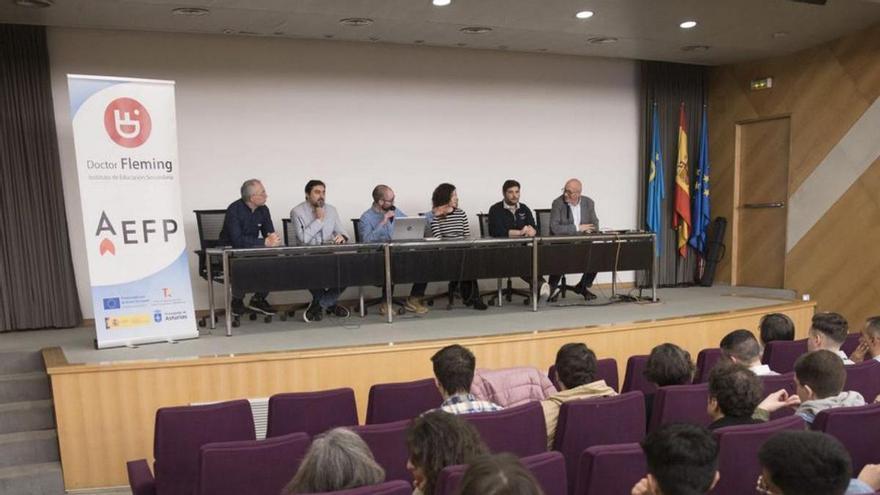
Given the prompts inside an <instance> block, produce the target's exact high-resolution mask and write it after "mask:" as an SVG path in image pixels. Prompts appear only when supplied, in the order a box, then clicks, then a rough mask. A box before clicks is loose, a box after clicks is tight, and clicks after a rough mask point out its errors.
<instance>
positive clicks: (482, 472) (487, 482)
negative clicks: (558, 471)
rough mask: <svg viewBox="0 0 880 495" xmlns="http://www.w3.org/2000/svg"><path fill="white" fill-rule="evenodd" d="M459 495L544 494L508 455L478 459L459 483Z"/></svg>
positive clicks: (511, 456)
mask: <svg viewBox="0 0 880 495" xmlns="http://www.w3.org/2000/svg"><path fill="white" fill-rule="evenodd" d="M458 493H459V495H544V492H543V491H542V490H541V487H540V486H539V485H538V482H537V480H535V477H534V476H532V473H531V472H530V471H529V470H528V469H526V468H525V466H523V465H522V463H521V462H520V461H519V459H518V458H517V457H516V456H515V455H512V454H507V453H505V454H496V455H486V456H481V457H479V458H477V459H476V460H474V462H472V463H471V465H470V466H468V468H467V471H465V472H464V478H462V480H461V486H460V487H459V492H458Z"/></svg>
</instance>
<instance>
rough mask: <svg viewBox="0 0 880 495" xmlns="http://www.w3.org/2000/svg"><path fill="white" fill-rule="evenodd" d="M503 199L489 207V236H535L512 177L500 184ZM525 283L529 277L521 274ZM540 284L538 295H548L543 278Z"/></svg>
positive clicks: (535, 228)
mask: <svg viewBox="0 0 880 495" xmlns="http://www.w3.org/2000/svg"><path fill="white" fill-rule="evenodd" d="M501 192H502V193H504V199H502V200H501V201H499V202H497V203H495V204H494V205H492V206H491V207H490V208H489V236H490V237H535V235H537V233H538V228H537V224H536V223H535V217H534V215H532V210H530V209H529V207H528V206H526V205H524V204H522V203H520V202H519V194H520V185H519V182H517V181H515V180H513V179H507V180H506V181H504V184H503V185H502V186H501ZM523 280H525V281H526V283H528V284H531V283H532V282H531V280H530V278H529V277H526V276H523ZM538 283H539V284H540V295H541V296H543V297H547V296H548V295H550V288H549V286H548V285H547V284H546V282H545V281H544V279H543V278H541V279H540V280H539V281H538Z"/></svg>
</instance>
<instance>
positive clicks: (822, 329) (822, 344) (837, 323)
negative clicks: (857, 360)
mask: <svg viewBox="0 0 880 495" xmlns="http://www.w3.org/2000/svg"><path fill="white" fill-rule="evenodd" d="M848 330H849V324H848V323H847V322H846V318H844V317H843V316H841V315H839V314H837V313H817V314H815V315H813V323H812V325H810V332H809V335H808V336H807V350H808V351H810V352H812V351H815V350H818V349H825V350H826V351H831V352H833V353H835V354H837V355H838V356H840V359H841V360H843V364H853V362H852V361H850V359H849V358H848V357H847V356H846V353H845V352H843V351H841V350H840V346H841V345H843V343H844V342H845V341H846V335H847V331H848Z"/></svg>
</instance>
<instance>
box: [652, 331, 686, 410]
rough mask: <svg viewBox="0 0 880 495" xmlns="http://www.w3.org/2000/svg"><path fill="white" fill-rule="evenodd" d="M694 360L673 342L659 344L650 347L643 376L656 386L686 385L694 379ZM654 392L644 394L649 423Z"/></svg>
mask: <svg viewBox="0 0 880 495" xmlns="http://www.w3.org/2000/svg"><path fill="white" fill-rule="evenodd" d="M695 368H696V367H695V366H694V361H693V359H691V354H690V353H689V352H688V351H686V350H684V349H682V348H681V347H679V346H677V345H675V344H669V343H666V344H660V345H658V346H657V347H655V348H653V349H651V354H650V355H649V356H648V362H647V364H646V365H645V378H647V379H648V381H650V382H651V383H653V384H655V385H657V386H658V387H665V386H667V385H687V384H688V383H691V381H692V380H693V379H694V370H695ZM653 409H654V394H645V417H646V419H647V421H648V424H650V423H651V414H652V412H653Z"/></svg>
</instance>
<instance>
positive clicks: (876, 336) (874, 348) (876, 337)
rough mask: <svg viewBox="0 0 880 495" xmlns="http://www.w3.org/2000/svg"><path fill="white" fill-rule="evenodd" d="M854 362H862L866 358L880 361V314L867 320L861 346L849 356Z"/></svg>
mask: <svg viewBox="0 0 880 495" xmlns="http://www.w3.org/2000/svg"><path fill="white" fill-rule="evenodd" d="M849 358H850V359H852V360H853V362H856V363H861V362H862V361H864V360H866V359H874V360H876V361H880V316H872V317H870V318H868V320H867V321H865V328H864V330H862V336H861V337H859V346H858V347H856V350H855V351H853V353H852V355H851V356H850V357H849Z"/></svg>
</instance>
